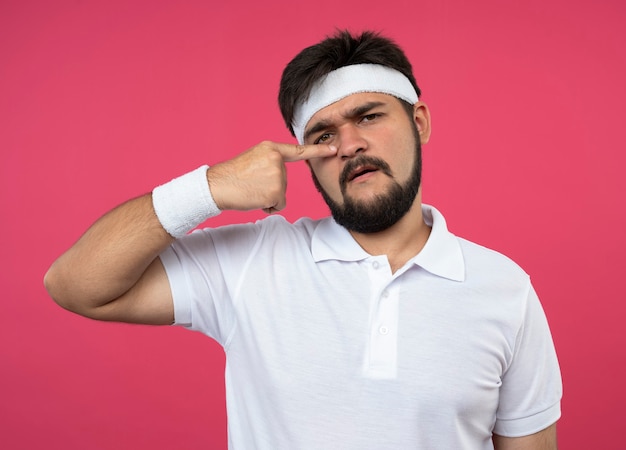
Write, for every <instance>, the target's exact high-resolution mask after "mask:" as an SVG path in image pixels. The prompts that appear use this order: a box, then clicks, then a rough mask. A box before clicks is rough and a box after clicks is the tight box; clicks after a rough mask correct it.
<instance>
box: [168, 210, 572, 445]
mask: <svg viewBox="0 0 626 450" xmlns="http://www.w3.org/2000/svg"><path fill="white" fill-rule="evenodd" d="M423 210H424V217H425V220H426V221H427V223H428V224H429V225H432V232H431V235H430V237H429V239H428V242H427V243H426V245H425V247H424V248H423V250H422V251H421V252H420V253H419V254H418V255H417V256H415V257H414V258H413V259H411V260H410V261H409V262H407V263H406V265H405V266H404V267H402V268H401V269H400V270H398V271H396V273H394V274H392V273H391V268H390V265H389V263H388V261H387V258H386V257H385V256H371V255H369V254H368V253H366V252H365V251H364V250H363V249H362V248H361V247H360V246H359V245H358V244H357V243H356V241H354V239H353V238H352V237H351V235H350V234H349V233H348V232H347V231H346V230H345V229H344V228H342V227H340V226H339V225H337V224H336V223H335V222H334V221H333V220H332V219H331V218H327V219H322V220H311V219H301V220H299V221H298V222H296V223H295V224H289V223H288V222H287V221H285V220H284V219H283V218H281V217H280V216H270V217H268V218H267V219H264V220H261V221H259V222H257V223H254V224H242V225H232V226H227V227H222V228H217V229H206V230H200V231H196V232H194V233H192V234H191V235H188V236H186V237H184V238H183V239H180V240H178V241H176V242H175V243H174V244H173V245H172V247H171V248H169V249H168V250H166V251H165V252H164V253H163V254H162V255H161V259H162V261H163V264H164V265H165V268H166V271H167V275H168V278H169V281H170V285H171V289H172V294H173V298H174V304H175V318H176V324H178V325H182V326H185V327H189V328H191V329H194V330H198V331H200V332H202V333H204V334H206V335H208V336H210V337H212V338H214V339H215V340H217V341H218V342H219V343H220V344H222V345H223V347H224V349H225V352H226V402H227V409H228V429H229V448H230V449H231V450H243V449H268V450H277V449H289V450H293V449H355V450H357V449H358V450H367V449H376V450H380V449H405V448H406V449H409V448H411V449H415V448H419V449H471V450H476V449H492V448H493V446H492V443H491V435H492V432H495V433H498V434H501V435H504V436H522V435H528V434H532V433H535V432H537V431H540V430H542V429H544V428H546V427H547V426H549V425H551V424H552V423H554V422H555V421H556V420H557V419H558V418H559V417H560V398H561V378H560V371H559V366H558V362H557V359H556V354H555V351H554V346H553V343H552V339H551V336H550V331H549V329H548V325H547V322H546V318H545V315H544V312H543V310H542V308H541V305H540V303H539V300H538V299H537V296H536V294H535V292H534V290H533V288H532V286H531V283H530V280H529V277H528V276H527V275H526V274H525V273H524V272H523V271H522V270H521V269H520V268H519V267H518V266H517V265H516V264H515V263H513V262H512V261H511V260H509V259H508V258H506V257H505V256H502V255H501V254H499V253H496V252H494V251H491V250H488V249H486V248H484V247H481V246H478V245H476V244H473V243H470V242H468V241H466V240H464V239H460V238H458V237H456V236H454V235H453V234H451V233H450V232H448V230H447V227H446V223H445V220H444V218H443V216H442V215H441V214H440V213H439V212H438V211H437V210H436V209H435V208H432V207H430V206H426V205H425V206H424V207H423Z"/></svg>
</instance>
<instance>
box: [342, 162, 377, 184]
mask: <svg viewBox="0 0 626 450" xmlns="http://www.w3.org/2000/svg"><path fill="white" fill-rule="evenodd" d="M377 170H378V167H376V166H374V165H366V166H360V167H357V168H356V169H354V170H353V171H351V172H350V173H348V177H347V179H348V182H350V181H352V180H354V179H355V178H358V177H360V176H361V175H365V174H366V173H370V172H375V171H377Z"/></svg>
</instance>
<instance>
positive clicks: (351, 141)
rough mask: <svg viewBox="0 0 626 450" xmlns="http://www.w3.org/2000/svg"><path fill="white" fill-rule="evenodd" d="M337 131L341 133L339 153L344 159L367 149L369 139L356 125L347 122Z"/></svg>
mask: <svg viewBox="0 0 626 450" xmlns="http://www.w3.org/2000/svg"><path fill="white" fill-rule="evenodd" d="M337 133H338V134H339V145H338V146H337V155H338V156H340V157H341V158H342V159H346V158H352V157H354V156H356V154H357V153H360V152H363V151H365V150H366V149H367V141H366V140H365V138H364V137H363V136H362V134H361V133H360V132H359V130H358V128H357V127H356V126H355V125H353V124H345V125H344V126H342V127H341V128H340V129H339V130H338V131H337Z"/></svg>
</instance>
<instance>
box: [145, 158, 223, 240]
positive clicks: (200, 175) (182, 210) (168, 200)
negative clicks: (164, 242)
mask: <svg viewBox="0 0 626 450" xmlns="http://www.w3.org/2000/svg"><path fill="white" fill-rule="evenodd" d="M208 168H209V166H207V165H204V166H202V167H198V168H197V169H196V170H194V171H192V172H189V173H187V174H185V175H183V176H180V177H178V178H174V179H173V180H172V181H170V182H168V183H165V184H162V185H161V186H157V187H156V188H154V190H153V191H152V206H153V207H154V212H155V213H156V215H157V217H158V219H159V222H161V225H162V226H163V228H165V231H167V232H168V233H169V234H170V235H171V236H173V237H175V238H180V237H183V236H184V235H185V234H187V233H188V232H189V231H191V230H193V229H194V228H195V227H197V226H198V225H200V224H201V223H202V222H204V221H205V220H206V219H208V218H209V217H214V216H217V215H218V214H219V213H220V212H221V211H220V209H219V208H218V207H217V204H216V203H215V200H213V196H212V195H211V191H210V189H209V183H208V181H207V177H206V172H207V170H208Z"/></svg>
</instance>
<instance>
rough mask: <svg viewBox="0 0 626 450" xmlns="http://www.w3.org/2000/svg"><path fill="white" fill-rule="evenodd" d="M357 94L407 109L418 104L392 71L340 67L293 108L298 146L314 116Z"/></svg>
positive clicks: (402, 79)
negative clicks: (388, 98) (376, 95)
mask: <svg viewBox="0 0 626 450" xmlns="http://www.w3.org/2000/svg"><path fill="white" fill-rule="evenodd" d="M361 92H380V93H382V94H389V95H393V96H394V97H397V98H399V99H401V100H405V101H407V102H408V103H410V104H411V105H413V104H415V103H417V100H418V98H417V93H416V92H415V88H414V87H413V85H412V84H411V82H410V81H409V79H408V78H407V77H405V76H404V75H402V74H401V73H400V72H398V71H397V70H395V69H391V68H389V67H386V66H382V65H378V64H354V65H351V66H344V67H341V68H339V69H337V70H333V71H332V72H330V73H328V74H327V75H325V76H324V77H322V78H320V79H319V80H318V81H317V82H316V84H315V85H314V86H313V88H312V89H311V93H310V94H309V98H308V99H307V100H306V101H304V102H302V103H300V104H298V105H296V108H295V112H294V118H293V122H292V126H293V131H294V133H295V135H296V139H298V142H299V143H300V144H303V143H304V129H305V128H306V126H307V124H308V123H309V120H311V117H313V116H314V115H315V113H316V112H318V111H319V110H321V109H323V108H326V107H327V106H328V105H332V104H333V103H335V102H338V101H339V100H341V99H343V98H345V97H347V96H349V95H352V94H358V93H361Z"/></svg>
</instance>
